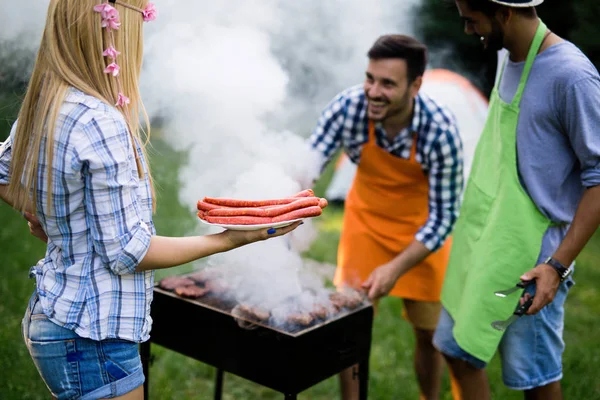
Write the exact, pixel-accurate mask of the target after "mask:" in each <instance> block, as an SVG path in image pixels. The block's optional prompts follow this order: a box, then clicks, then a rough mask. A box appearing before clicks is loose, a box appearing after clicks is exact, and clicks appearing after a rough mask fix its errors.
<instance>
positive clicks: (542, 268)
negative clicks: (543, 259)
mask: <svg viewBox="0 0 600 400" xmlns="http://www.w3.org/2000/svg"><path fill="white" fill-rule="evenodd" d="M532 279H535V298H534V299H533V303H532V304H531V307H529V310H527V315H534V314H537V313H538V312H539V311H540V310H541V309H542V308H544V307H546V305H548V304H549V303H551V302H552V300H554V296H555V295H556V292H557V291H558V285H560V278H559V277H558V274H557V273H556V270H555V269H554V268H552V267H551V266H550V265H548V264H540V265H538V266H537V267H535V268H534V269H532V270H531V271H529V272H527V273H525V274H524V275H523V276H521V280H522V281H530V280H532ZM530 298H531V295H530V294H529V293H525V296H523V297H522V298H521V305H522V304H523V303H525V302H526V301H527V300H529V299H530Z"/></svg>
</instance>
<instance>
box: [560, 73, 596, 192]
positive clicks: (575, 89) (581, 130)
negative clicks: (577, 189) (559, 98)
mask: <svg viewBox="0 0 600 400" xmlns="http://www.w3.org/2000/svg"><path fill="white" fill-rule="evenodd" d="M598 99H600V79H598V78H597V77H594V78H586V79H582V80H580V81H578V82H576V83H575V84H573V85H571V86H570V88H569V90H568V91H567V95H566V96H565V98H564V100H565V106H566V107H565V109H566V110H567V112H566V113H565V124H566V128H567V129H566V132H567V135H568V136H569V140H570V142H571V145H572V146H573V150H574V152H575V155H576V156H577V158H578V159H579V163H580V165H581V183H582V185H583V186H585V187H587V188H589V187H593V186H598V185H600V135H599V133H600V107H598Z"/></svg>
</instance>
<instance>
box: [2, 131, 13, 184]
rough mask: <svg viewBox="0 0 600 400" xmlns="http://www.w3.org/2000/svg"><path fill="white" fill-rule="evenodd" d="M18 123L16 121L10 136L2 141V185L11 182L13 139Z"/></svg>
mask: <svg viewBox="0 0 600 400" xmlns="http://www.w3.org/2000/svg"><path fill="white" fill-rule="evenodd" d="M16 129H17V124H16V123H15V124H14V125H13V127H12V129H11V131H10V136H9V137H7V138H6V140H5V141H4V142H2V143H0V185H8V184H9V183H10V175H9V173H10V162H11V160H12V141H13V137H14V136H15V131H16Z"/></svg>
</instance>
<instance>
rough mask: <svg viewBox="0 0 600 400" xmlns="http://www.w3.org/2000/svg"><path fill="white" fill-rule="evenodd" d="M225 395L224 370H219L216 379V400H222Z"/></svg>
mask: <svg viewBox="0 0 600 400" xmlns="http://www.w3.org/2000/svg"><path fill="white" fill-rule="evenodd" d="M222 394H223V370H222V369H220V368H217V374H216V378H215V400H221V396H222Z"/></svg>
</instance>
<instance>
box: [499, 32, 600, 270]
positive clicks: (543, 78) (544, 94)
mask: <svg viewBox="0 0 600 400" xmlns="http://www.w3.org/2000/svg"><path fill="white" fill-rule="evenodd" d="M524 67H525V62H520V63H514V62H512V61H510V60H509V59H507V60H506V66H505V70H504V73H503V75H502V77H501V81H500V85H499V94H500V98H501V99H502V100H503V101H505V102H507V103H510V102H511V101H512V99H513V97H514V95H515V93H516V91H517V87H518V85H519V81H520V79H521V74H522V73H523V68H524ZM520 109H521V113H520V115H519V123H518V127H517V158H518V169H519V176H520V179H521V183H522V184H523V187H524V189H525V190H526V191H527V193H528V194H529V196H530V197H531V198H532V199H533V201H534V203H535V204H536V205H537V207H538V209H539V210H540V211H541V212H542V213H543V214H544V215H545V216H546V217H548V218H549V219H550V220H552V221H553V222H555V223H560V224H561V226H552V227H550V228H549V229H548V231H547V232H546V235H545V236H544V239H543V243H542V249H541V252H540V256H539V259H538V263H539V262H541V261H542V260H543V259H545V258H546V257H548V256H551V255H552V254H554V252H555V251H556V250H557V249H558V246H559V245H560V243H561V242H562V240H563V239H564V237H565V235H566V232H567V230H568V227H569V224H570V223H571V222H572V220H573V217H574V215H575V211H576V210H577V206H578V205H579V201H580V200H581V197H582V195H583V192H584V190H585V188H586V187H592V186H596V185H599V184H600V76H599V75H598V71H597V70H596V68H595V67H594V65H593V64H592V63H591V62H590V61H589V59H588V58H587V57H586V56H585V55H584V54H583V53H582V52H581V51H580V50H579V49H578V48H577V47H576V46H574V45H573V44H572V43H570V42H567V41H565V42H561V43H558V44H556V45H553V46H551V47H549V48H548V49H546V50H545V51H543V52H542V53H540V54H538V55H537V57H536V59H535V62H534V64H533V67H532V69H531V74H530V75H529V80H528V81H527V84H526V86H525V91H524V93H523V97H522V99H521V105H520Z"/></svg>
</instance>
